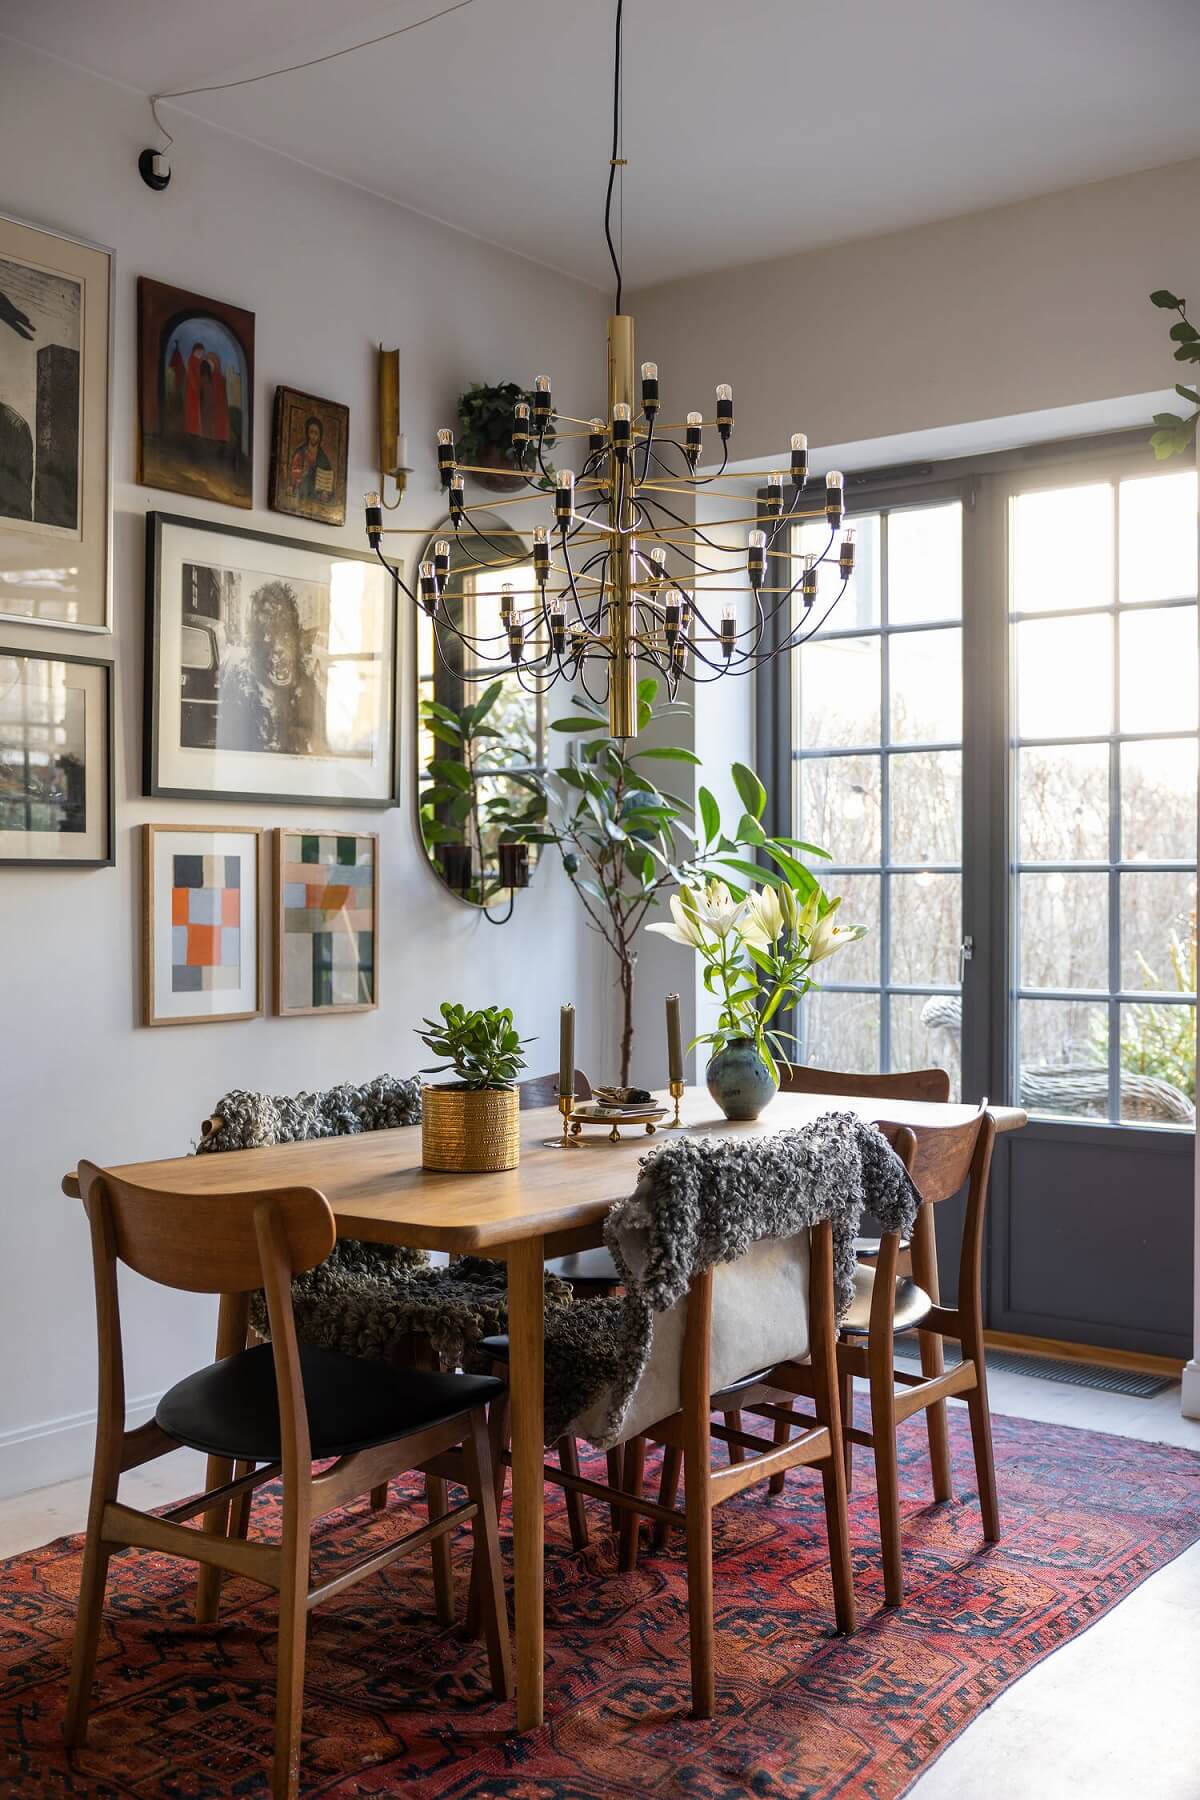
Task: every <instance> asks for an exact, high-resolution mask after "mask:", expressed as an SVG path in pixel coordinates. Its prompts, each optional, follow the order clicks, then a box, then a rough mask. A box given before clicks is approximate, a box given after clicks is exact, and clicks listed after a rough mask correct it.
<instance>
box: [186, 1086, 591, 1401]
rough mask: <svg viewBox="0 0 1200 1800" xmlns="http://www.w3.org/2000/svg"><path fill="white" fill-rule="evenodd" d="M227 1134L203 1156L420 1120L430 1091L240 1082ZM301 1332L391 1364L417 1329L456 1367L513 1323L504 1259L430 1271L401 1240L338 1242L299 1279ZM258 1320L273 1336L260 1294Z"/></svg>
mask: <svg viewBox="0 0 1200 1800" xmlns="http://www.w3.org/2000/svg"><path fill="white" fill-rule="evenodd" d="M213 1114H214V1116H215V1117H217V1118H219V1119H220V1120H221V1127H220V1130H218V1131H214V1132H213V1133H212V1134H211V1135H210V1136H209V1137H207V1138H205V1139H203V1141H202V1142H201V1143H200V1144H198V1145H197V1147H196V1148H197V1150H198V1152H200V1153H203V1154H210V1153H215V1152H218V1151H222V1150H257V1149H263V1148H265V1147H266V1146H268V1145H271V1144H291V1143H298V1142H302V1141H305V1140H307V1139H312V1138H327V1137H352V1136H355V1135H357V1134H358V1133H359V1132H363V1131H387V1130H391V1129H393V1128H394V1127H396V1126H401V1125H416V1124H418V1123H419V1121H420V1118H421V1087H420V1083H419V1082H418V1081H415V1080H406V1081H402V1080H399V1079H398V1078H397V1077H396V1076H394V1075H380V1076H377V1077H376V1079H375V1080H374V1081H368V1082H366V1083H365V1084H364V1085H363V1086H362V1087H356V1086H354V1085H353V1084H352V1083H351V1082H344V1083H343V1084H342V1085H341V1086H340V1087H335V1088H329V1089H327V1090H326V1091H325V1092H324V1093H312V1094H310V1093H303V1094H296V1095H294V1096H292V1095H287V1094H283V1095H272V1094H256V1093H250V1092H246V1091H245V1090H244V1089H241V1088H237V1089H234V1090H233V1091H232V1092H231V1093H228V1094H224V1095H222V1097H221V1099H220V1100H218V1102H217V1104H216V1106H215V1107H214V1108H213ZM571 1298H572V1293H571V1289H570V1287H569V1286H568V1285H567V1284H566V1282H563V1281H559V1280H558V1279H557V1278H556V1277H555V1276H553V1275H547V1277H546V1305H547V1307H548V1308H550V1309H554V1308H557V1307H561V1306H564V1305H566V1304H568V1303H569V1302H570V1300H571ZM292 1303H293V1306H294V1307H295V1312H296V1331H297V1334H298V1336H299V1337H300V1339H301V1341H302V1342H304V1343H309V1344H320V1345H323V1346H324V1347H325V1348H326V1349H330V1350H340V1351H341V1352H342V1353H343V1354H344V1355H346V1356H366V1357H373V1358H376V1359H378V1360H381V1361H387V1362H397V1361H399V1362H405V1361H411V1360H412V1349H413V1346H412V1345H411V1343H410V1342H409V1341H408V1340H410V1339H411V1338H412V1337H413V1336H414V1335H415V1336H417V1337H420V1338H424V1339H428V1341H429V1343H430V1344H432V1346H433V1348H434V1350H435V1351H436V1352H437V1353H438V1355H439V1356H440V1357H441V1358H442V1359H443V1361H445V1362H446V1363H448V1364H449V1366H450V1367H452V1368H453V1367H454V1366H455V1365H456V1364H458V1363H461V1362H463V1361H464V1360H467V1359H470V1358H471V1357H472V1354H473V1352H474V1348H475V1346H476V1344H477V1343H478V1342H479V1339H480V1338H481V1337H487V1336H488V1335H490V1334H491V1333H493V1332H498V1331H505V1330H507V1328H508V1297H507V1283H506V1275H505V1269H504V1265H503V1263H496V1262H487V1261H485V1260H484V1259H483V1258H480V1257H462V1258H460V1259H459V1260H458V1261H457V1262H455V1263H454V1264H453V1265H452V1266H451V1267H450V1268H448V1269H446V1268H438V1269H434V1268H431V1267H430V1265H429V1256H428V1253H427V1252H426V1251H424V1250H415V1249H409V1248H407V1247H404V1246H400V1245H390V1244H368V1243H363V1242H361V1241H359V1240H358V1239H356V1238H339V1239H338V1241H337V1243H336V1244H335V1245H334V1247H333V1251H332V1254H331V1255H330V1256H329V1257H328V1258H327V1259H326V1261H325V1262H323V1263H322V1264H321V1265H320V1266H319V1267H318V1268H316V1269H309V1270H308V1271H307V1272H306V1273H305V1274H303V1275H300V1276H298V1277H297V1278H296V1280H295V1281H293V1283H292ZM250 1323H251V1326H252V1327H253V1329H254V1330H255V1331H256V1332H257V1333H258V1335H259V1336H260V1337H263V1338H265V1337H267V1336H268V1335H269V1326H268V1321H267V1308H266V1302H265V1300H264V1298H263V1296H262V1294H261V1293H259V1294H256V1295H255V1296H254V1298H253V1299H252V1301H251V1305H250Z"/></svg>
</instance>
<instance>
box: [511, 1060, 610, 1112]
mask: <svg viewBox="0 0 1200 1800" xmlns="http://www.w3.org/2000/svg"><path fill="white" fill-rule="evenodd" d="M517 1092H518V1093H519V1094H520V1096H521V1111H522V1112H528V1111H529V1110H530V1109H531V1108H532V1107H535V1106H557V1105H558V1070H557V1069H555V1071H554V1073H553V1075H531V1076H530V1078H529V1080H528V1081H522V1082H519V1083H518V1084H517ZM591 1097H592V1084H591V1082H590V1081H589V1080H588V1078H587V1076H586V1075H585V1074H584V1072H583V1070H582V1069H576V1071H575V1098H576V1099H577V1100H590V1099H591Z"/></svg>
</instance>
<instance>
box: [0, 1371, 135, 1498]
mask: <svg viewBox="0 0 1200 1800" xmlns="http://www.w3.org/2000/svg"><path fill="white" fill-rule="evenodd" d="M159 1398H160V1396H159V1395H158V1394H144V1395H143V1396H142V1397H141V1398H140V1399H138V1400H131V1401H130V1402H129V1404H128V1406H127V1407H126V1423H127V1425H128V1426H129V1428H130V1430H132V1429H134V1428H135V1427H136V1426H138V1425H144V1424H145V1422H146V1420H147V1419H150V1418H153V1416H154V1409H155V1407H156V1406H157V1405H158V1402H159ZM95 1443H96V1410H95V1408H94V1407H92V1408H91V1409H90V1410H89V1411H88V1412H81V1413H69V1414H68V1415H67V1416H66V1417H65V1418H62V1419H48V1420H47V1421H46V1422H45V1423H44V1424H41V1425H22V1426H18V1428H17V1429H16V1430H15V1431H4V1432H0V1499H3V1500H7V1499H8V1498H9V1497H10V1496H11V1495H13V1494H27V1493H29V1492H30V1491H31V1489H33V1488H42V1487H50V1486H52V1485H53V1483H55V1482H58V1481H75V1480H77V1479H78V1477H79V1476H80V1475H90V1473H91V1469H92V1453H93V1450H94V1448H95Z"/></svg>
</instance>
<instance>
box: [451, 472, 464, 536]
mask: <svg viewBox="0 0 1200 1800" xmlns="http://www.w3.org/2000/svg"><path fill="white" fill-rule="evenodd" d="M466 485H467V482H466V477H465V476H463V475H460V474H459V473H458V472H457V470H456V471H455V473H454V474H453V475H452V476H451V477H450V518H451V520H452V522H453V523H454V524H455V525H458V524H460V523H461V521H462V516H463V513H464V512H465V511H466V497H465V489H466Z"/></svg>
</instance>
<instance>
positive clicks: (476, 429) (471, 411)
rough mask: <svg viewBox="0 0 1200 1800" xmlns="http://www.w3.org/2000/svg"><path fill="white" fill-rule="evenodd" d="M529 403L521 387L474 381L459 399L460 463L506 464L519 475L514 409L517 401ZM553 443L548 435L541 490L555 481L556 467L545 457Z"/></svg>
mask: <svg viewBox="0 0 1200 1800" xmlns="http://www.w3.org/2000/svg"><path fill="white" fill-rule="evenodd" d="M528 399H529V395H528V394H527V393H526V392H525V389H524V388H522V387H518V386H517V384H516V382H515V381H501V382H498V383H495V384H493V385H489V384H488V383H486V382H482V381H473V382H472V383H471V385H470V387H469V388H467V389H466V390H465V391H464V392H463V393H461V394H460V395H459V397H458V427H459V428H458V435H457V439H456V443H455V452H456V455H457V457H458V460H459V462H460V463H466V464H467V465H468V466H472V465H473V466H475V467H480V466H486V465H487V464H489V463H507V464H509V465H510V466H511V467H512V470H513V473H514V474H516V473H517V471H518V458H517V455H516V452H515V451H514V449H513V424H514V417H515V415H514V410H513V409H514V408H515V406H516V404H517V401H518V400H528ZM553 443H554V433H553V432H552V431H547V432H545V433H544V434H543V437H542V450H543V462H545V468H546V474H545V476H544V477H540V478H539V485H540V486H542V487H547V486H549V485H551V481H552V479H553V475H554V465H553V463H551V462H549V461H547V460H546V456H545V452H546V451H548V450H549V449H550V447H551V445H552V444H553Z"/></svg>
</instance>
